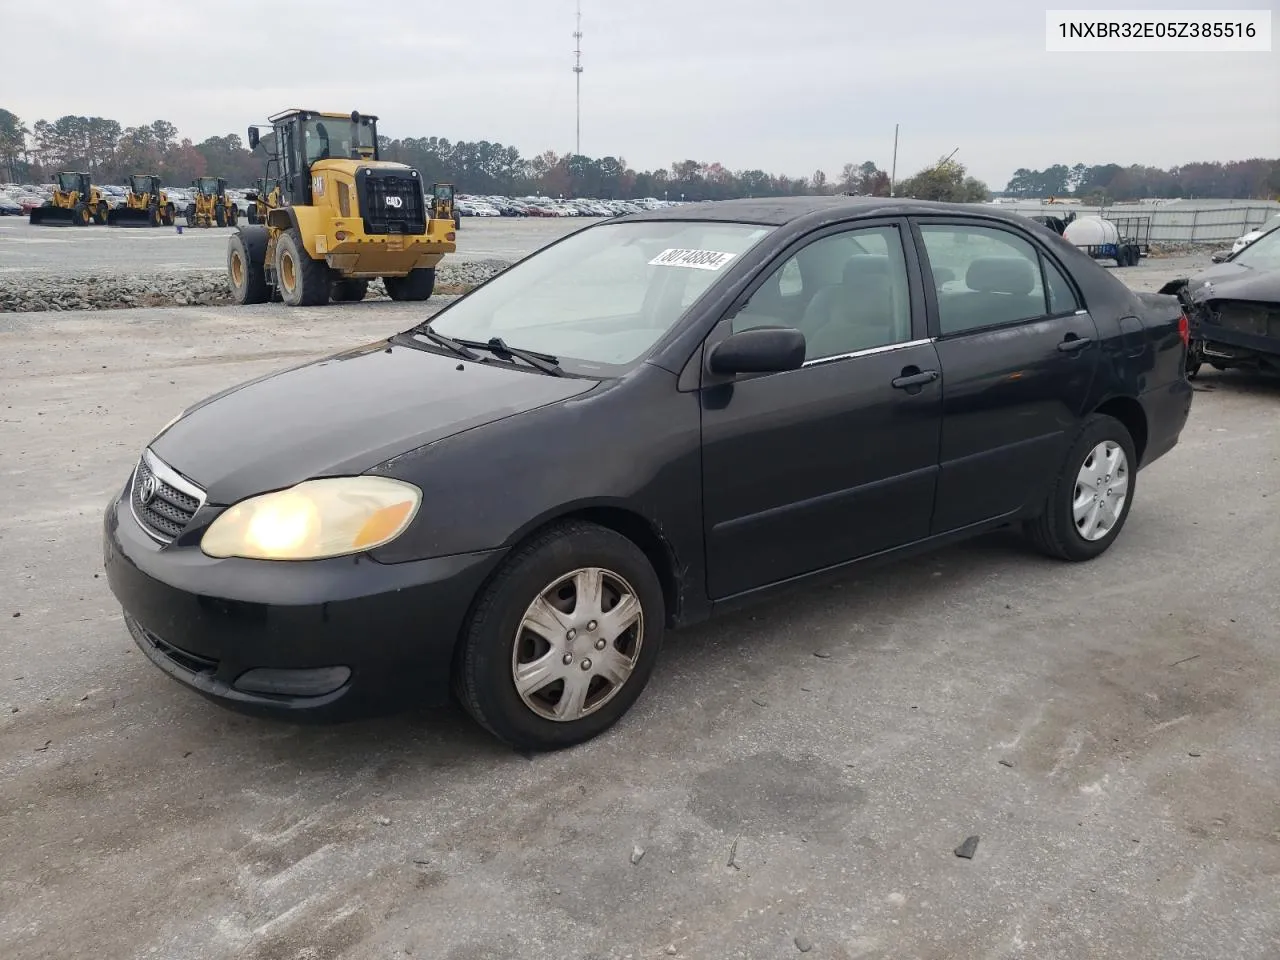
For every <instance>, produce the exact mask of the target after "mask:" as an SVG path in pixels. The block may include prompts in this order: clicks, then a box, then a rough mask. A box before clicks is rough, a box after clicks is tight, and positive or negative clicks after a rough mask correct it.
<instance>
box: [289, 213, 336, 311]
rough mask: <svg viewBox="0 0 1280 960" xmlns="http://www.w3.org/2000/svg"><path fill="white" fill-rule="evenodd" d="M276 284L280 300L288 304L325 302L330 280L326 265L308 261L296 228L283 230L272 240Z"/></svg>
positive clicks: (298, 305)
mask: <svg viewBox="0 0 1280 960" xmlns="http://www.w3.org/2000/svg"><path fill="white" fill-rule="evenodd" d="M275 273H276V286H277V288H278V289H279V290H280V299H281V300H283V301H284V303H285V304H286V305H287V306H290V307H319V306H323V305H324V304H326V303H328V302H329V287H330V284H332V282H333V278H332V276H331V275H330V270H329V265H328V264H327V263H325V262H324V261H323V260H312V259H311V257H309V256H307V248H306V247H305V246H303V244H302V237H301V235H299V233H298V231H297V229H296V228H295V229H292V230H286V231H285V232H284V233H282V234H280V238H279V239H278V240H277V241H276V262H275Z"/></svg>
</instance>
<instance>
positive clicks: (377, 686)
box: [103, 497, 503, 720]
mask: <svg viewBox="0 0 1280 960" xmlns="http://www.w3.org/2000/svg"><path fill="white" fill-rule="evenodd" d="M502 553H503V552H502V551H490V552H485V553H475V554H462V555H458V556H453V557H440V558H436V559H432V560H419V561H413V562H409V563H399V564H381V563H377V562H376V561H373V560H371V559H369V558H368V557H364V556H360V557H346V558H339V559H335V560H321V561H308V562H302V563H293V562H273V561H256V560H242V559H228V560H215V559H213V558H211V557H208V556H205V554H204V553H202V552H201V551H200V549H199V547H196V546H187V547H179V546H161V545H159V544H157V543H156V542H155V541H154V540H152V539H151V538H150V537H148V536H147V534H146V533H145V532H144V531H143V530H142V528H141V527H140V526H139V525H138V522H137V520H135V519H134V517H133V514H132V512H131V511H130V509H129V505H128V502H127V501H125V500H123V499H122V498H120V497H117V498H116V499H115V500H113V501H112V503H111V504H110V505H109V506H108V507H107V510H106V513H105V515H104V518H103V554H104V556H103V562H104V566H105V569H106V574H107V582H108V584H109V585H110V587H111V591H112V593H113V594H115V596H116V599H117V600H118V601H119V602H120V604H121V606H122V607H123V609H124V614H125V622H126V625H127V626H128V627H129V630H130V633H131V634H132V635H133V638H134V640H135V642H136V643H137V644H138V646H139V648H140V649H141V650H142V651H143V652H144V653H145V654H146V655H147V657H148V658H149V659H150V660H151V662H152V663H153V664H155V665H156V666H157V667H159V668H160V669H161V670H163V671H164V672H165V673H166V674H168V675H169V676H170V677H172V678H173V679H175V680H178V681H179V682H181V683H183V684H185V685H186V686H188V687H191V688H192V689H194V690H196V691H198V692H199V693H201V694H203V695H204V696H206V697H208V698H210V699H212V700H215V701H217V702H219V703H221V704H223V705H225V706H228V707H231V708H234V709H238V710H241V711H243V712H247V713H254V714H259V715H275V716H286V717H291V718H296V719H304V718H305V719H314V720H341V719H348V718H354V717H359V716H369V715H372V714H380V713H387V712H391V711H393V710H395V709H397V708H399V707H401V706H405V705H408V704H409V703H421V704H436V703H440V702H441V701H443V700H445V699H446V698H447V696H448V690H449V675H450V668H451V661H452V656H453V649H454V645H455V641H456V640H457V638H458V636H459V633H460V631H461V629H462V626H463V623H464V621H465V619H466V615H467V611H468V609H469V607H470V605H471V602H472V599H473V597H474V596H475V594H476V592H477V590H479V588H480V586H481V585H482V584H483V582H484V580H485V578H486V577H487V576H488V574H489V573H490V572H491V571H492V570H493V568H494V567H495V566H496V565H497V563H498V562H499V561H500V560H501V557H502Z"/></svg>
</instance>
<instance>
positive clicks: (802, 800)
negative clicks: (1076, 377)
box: [0, 221, 1280, 960]
mask: <svg viewBox="0 0 1280 960" xmlns="http://www.w3.org/2000/svg"><path fill="white" fill-rule="evenodd" d="M0 224H3V221H0ZM544 226H545V227H546V228H547V229H550V228H552V227H555V228H559V227H561V226H562V225H561V224H560V223H557V222H551V223H549V224H544V223H541V222H533V223H528V224H526V223H523V222H518V223H513V224H510V225H509V224H507V223H501V222H499V223H493V222H489V223H478V224H477V227H476V228H475V229H474V230H472V229H470V227H471V222H468V224H467V228H468V229H467V231H466V232H464V237H465V238H467V239H470V238H471V237H476V238H482V237H486V236H488V237H491V238H492V239H491V240H485V241H483V243H491V246H489V247H486V248H485V252H486V255H489V256H492V255H497V254H498V253H499V252H500V251H499V249H498V244H499V243H500V242H501V243H507V244H510V245H511V249H512V250H514V249H515V248H516V247H518V246H519V244H521V243H523V244H525V245H526V246H528V245H529V244H530V243H531V242H535V241H530V240H529V239H528V235H521V236H522V237H523V239H520V240H516V239H512V237H514V236H515V234H513V233H508V231H512V230H516V229H529V228H534V227H536V228H537V229H542V228H544ZM503 237H506V238H507V239H502V238H503ZM190 240H191V237H190V236H189V235H188V236H185V237H183V238H177V240H176V241H174V240H173V239H172V238H168V239H162V238H160V237H159V236H157V238H156V239H155V240H153V241H143V240H138V241H136V242H137V243H138V244H140V245H144V246H145V245H146V244H148V243H149V244H153V245H154V246H153V247H146V249H148V250H151V249H154V250H156V251H157V254H156V256H155V258H154V259H155V260H156V261H157V262H159V261H163V262H166V263H170V262H176V261H177V260H180V259H181V258H188V259H181V262H184V263H189V262H190V261H191V259H192V258H193V254H192V253H191V250H193V249H194V248H190V247H189V248H182V252H181V254H179V253H178V252H177V250H178V248H176V247H174V249H173V250H172V251H170V252H163V253H161V252H159V251H161V250H162V249H165V247H164V245H165V244H166V243H187V242H189V241H190ZM71 242H73V243H76V244H80V243H83V244H84V247H85V250H86V251H94V252H95V253H94V255H103V256H112V254H108V253H106V251H107V250H108V249H109V248H107V247H105V246H102V245H98V244H100V241H96V240H92V239H88V238H87V236H86V239H84V240H75V241H71ZM197 242H199V243H204V242H205V241H204V240H203V239H201V240H199V241H197ZM219 242H220V241H219ZM481 243H482V241H479V240H477V247H479V246H480V245H481ZM63 249H64V250H65V248H63ZM10 252H11V249H10V246H9V245H4V246H0V253H3V254H4V255H5V259H6V261H8V254H9V253H10ZM510 253H511V251H510V250H508V251H507V253H505V254H503V255H504V256H506V255H507V254H510ZM46 255H47V254H44V253H42V254H41V256H46ZM58 256H60V255H58ZM1206 262H1207V259H1206V258H1204V257H1200V258H1196V259H1195V260H1164V261H1147V262H1144V263H1143V264H1142V265H1141V266H1139V267H1135V268H1131V269H1130V270H1127V271H1125V272H1124V275H1125V277H1126V279H1128V280H1129V281H1130V282H1132V283H1133V284H1134V285H1135V286H1139V287H1142V288H1143V289H1154V288H1155V287H1156V286H1158V285H1159V283H1160V282H1162V281H1163V280H1164V279H1166V278H1168V277H1170V276H1175V275H1177V274H1178V273H1179V272H1181V271H1182V270H1184V269H1188V268H1192V267H1194V266H1195V265H1200V264H1203V263H1206ZM120 269H123V270H128V271H137V270H139V269H140V268H139V267H138V266H137V265H136V262H134V261H131V262H130V263H129V264H127V265H124V266H120ZM430 309H432V307H431V306H430V305H426V306H424V305H412V304H410V305H402V304H393V303H389V302H371V303H364V304H357V305H352V306H342V307H339V306H331V307H326V308H317V309H311V310H296V311H288V312H285V311H284V308H282V307H279V306H261V307H254V308H247V309H228V308H203V307H198V306H197V307H188V308H184V309H180V310H127V311H112V312H97V313H83V312H79V313H63V314H59V315H56V316H55V315H52V314H8V315H4V316H0V349H2V350H3V355H4V357H5V360H4V362H3V364H2V365H0V407H2V419H0V475H2V476H3V478H4V481H3V482H4V488H3V490H4V503H5V506H6V507H7V509H6V510H5V511H4V513H3V515H2V516H0V583H4V584H5V589H4V601H3V608H2V609H0V631H2V633H0V783H3V789H0V944H4V945H5V946H4V947H3V949H0V955H3V956H4V957H5V960H35V958H48V960H55V958H56V960H68V958H80V957H86V958H87V957H92V958H95V960H97V958H112V960H116V958H152V957H155V958H161V960H187V958H196V957H199V958H201V960H222V958H228V960H229V958H238V960H338V958H343V960H365V958H390V957H396V956H399V957H405V956H413V957H428V958H444V960H489V958H495V960H496V958H504V960H505V958H517V957H518V958H521V960H535V958H536V960H540V958H543V957H548V958H550V957H557V958H559V957H565V958H583V960H585V958H597V960H603V958H610V960H613V958H624V957H631V958H634V960H642V958H645V960H647V958H651V957H666V956H679V957H686V958H707V960H728V958H751V960H755V958H779V957H788V956H799V955H801V951H802V950H803V949H804V948H811V949H809V950H808V955H809V956H812V957H821V958H845V960H852V958H863V960H891V958H892V960H903V958H915V960H978V958H1002V960H1003V958H1023V957H1025V958H1028V960H1058V958H1062V960H1067V958H1070V960H1080V958H1083V957H1088V958H1090V960H1109V958H1123V960H1146V958H1151V960H1180V958H1188V960H1190V958H1195V960H1211V958H1233V960H1236V958H1249V960H1253V958H1258V960H1262V958H1264V957H1273V956H1275V955H1276V954H1275V950H1276V944H1277V943H1280V911H1277V906H1276V905H1277V904H1280V790H1278V789H1277V784H1280V737H1277V730H1278V729H1280V640H1278V639H1277V632H1276V622H1277V618H1278V616H1280V601H1278V600H1277V597H1278V596H1280V591H1277V582H1278V580H1280V578H1278V577H1277V574H1276V572H1275V571H1276V567H1275V561H1274V551H1275V546H1276V544H1277V543H1280V509H1278V508H1277V504H1278V503H1280V416H1277V409H1280V387H1277V386H1276V385H1275V384H1274V383H1266V382H1262V381H1257V380H1254V379H1251V378H1249V377H1247V376H1242V375H1232V374H1218V373H1215V372H1214V371H1211V370H1207V371H1206V373H1205V374H1204V375H1203V376H1202V380H1201V381H1200V384H1201V385H1200V390H1199V392H1198V393H1197V395H1196V401H1195V405H1194V408H1193V411H1192V415H1191V421H1190V423H1189V425H1188V427H1187V430H1186V432H1185V433H1184V434H1183V439H1182V442H1181V444H1180V445H1179V446H1178V447H1177V448H1176V449H1175V451H1174V452H1173V453H1171V454H1169V455H1168V456H1167V457H1166V458H1165V459H1163V460H1162V461H1160V462H1159V463H1158V464H1156V465H1155V466H1153V467H1152V468H1151V469H1150V470H1149V471H1144V472H1143V473H1142V474H1141V475H1140V477H1139V480H1138V483H1137V488H1136V500H1135V503H1134V507H1133V510H1132V513H1131V516H1130V519H1129V523H1128V526H1127V527H1126V529H1125V532H1124V534H1123V536H1122V537H1121V539H1120V541H1119V542H1118V543H1117V545H1116V546H1115V547H1114V548H1113V549H1112V550H1111V551H1110V552H1109V553H1107V554H1106V555H1105V556H1104V557H1102V558H1100V559H1099V560H1097V561H1096V562H1094V563H1091V564H1086V565H1081V566H1064V565H1060V564H1057V563H1053V562H1049V561H1046V560H1043V559H1040V558H1039V557H1038V556H1036V555H1034V554H1031V553H1029V552H1028V551H1027V550H1025V549H1024V548H1023V547H1021V545H1020V544H1019V543H1018V541H1016V540H1013V539H1010V538H1008V537H1003V536H996V537H990V538H987V539H984V540H981V541H978V542H976V543H972V544H969V545H966V546H963V547H960V548H956V549H952V550H949V551H946V552H944V553H941V554H936V555H933V556H929V557H925V558H921V559H919V560H916V561H912V562H907V563H903V564H899V565H896V566H892V567H885V568H881V569H878V570H875V571H868V572H865V573H863V574H862V575H861V576H858V577H850V578H849V579H847V580H844V581H843V582H840V583H838V584H836V585H834V586H826V587H823V588H815V589H809V590H806V591H799V592H797V593H794V594H793V595H791V596H789V597H787V598H785V599H781V600H778V601H777V602H774V603H772V604H768V605H765V606H762V607H759V608H757V609H754V610H751V611H748V612H744V613H742V614H739V615H736V616H734V617H732V618H729V619H725V620H722V621H718V622H716V623H712V624H708V625H705V626H703V627H700V628H697V629H695V630H692V631H690V632H688V633H684V634H679V635H676V636H675V637H673V638H672V642H671V643H670V644H669V645H668V647H667V649H666V651H665V653H664V660H663V661H662V663H661V664H660V665H659V668H658V671H657V673H656V674H655V676H654V679H653V681H652V684H651V686H650V688H649V690H648V692H647V693H646V695H645V696H644V697H643V698H642V699H641V701H640V703H639V704H638V705H637V707H636V708H635V709H634V710H633V711H632V713H631V714H630V715H629V716H628V717H627V718H626V719H624V721H623V722H622V723H621V724H619V726H618V727H616V728H615V729H614V731H612V732H611V733H610V734H608V735H606V736H604V737H603V738H601V739H599V740H597V741H594V742H592V743H590V744H587V745H585V746H583V747H581V748H579V749H576V750H572V751H569V752H566V753H561V754H556V755H551V756H540V757H537V758H535V759H533V760H529V759H526V758H524V757H522V756H518V755H513V754H511V753H509V752H507V751H505V750H504V749H503V748H501V747H500V746H498V745H496V744H495V743H493V742H492V741H490V740H489V739H488V738H487V737H486V736H484V735H482V734H480V733H478V732H476V730H475V729H474V728H473V727H472V726H471V725H470V723H468V722H467V721H465V720H464V719H462V718H461V716H460V715H459V714H458V713H456V712H453V711H446V712H444V713H441V714H436V713H421V714H412V715H409V716H404V717H400V718H395V719H390V720H381V721H374V722H368V723H361V724H356V725H349V726H345V727H338V728H328V729H295V728H292V727H289V726H286V725H283V724H278V723H270V722H264V721H257V720H251V719H247V718H242V717H238V716H235V715H232V714H229V713H227V712H225V711H223V710H221V709H219V708H217V707H215V706H213V705H210V704H207V703H206V702H205V701H203V700H202V699H200V698H198V697H196V696H195V695H193V694H191V693H189V692H188V691H186V690H184V689H181V688H180V687H179V686H178V685H176V684H175V683H173V682H171V681H169V680H168V679H167V678H165V677H164V676H163V675H161V674H160V673H159V671H157V670H156V669H154V668H153V667H152V666H151V665H150V664H149V663H147V662H146V660H145V659H144V658H143V656H142V654H141V653H139V652H136V651H135V650H134V648H133V645H132V643H131V641H130V640H129V638H128V635H127V633H126V631H125V629H124V627H123V624H122V623H121V620H120V616H119V610H118V608H117V607H116V606H115V604H114V601H113V599H112V597H111V596H110V594H109V592H108V590H107V588H106V584H105V581H104V579H103V578H101V577H100V576H99V571H100V569H101V547H100V524H101V515H102V510H103V508H104V506H105V504H106V502H107V500H108V498H109V497H110V496H111V495H112V494H113V492H114V491H115V490H116V489H117V488H118V486H119V485H120V484H121V483H123V481H124V479H125V477H126V475H127V473H128V471H129V469H130V468H131V466H132V464H133V462H134V460H135V458H136V456H137V454H138V450H139V447H140V445H141V444H142V443H144V442H145V440H146V439H147V437H149V436H150V435H151V432H153V431H154V430H156V429H158V428H159V427H160V426H161V425H162V424H163V423H164V422H165V421H167V420H168V419H169V417H170V416H171V415H172V414H173V413H174V412H175V411H176V410H178V409H179V408H181V407H182V406H184V405H186V404H188V403H191V402H193V401H195V400H197V399H199V398H200V397H203V396H205V395H207V394H209V393H211V392H213V391H216V390H218V389H221V388H223V387H225V386H228V385H230V384H233V383H236V382H239V381H241V380H244V379H247V378H249V377H252V376H256V375H259V374H261V373H265V372H268V371H270V370H272V369H276V368H280V367H283V366H287V365H291V364H294V363H297V362H300V361H302V360H304V359H306V358H308V357H311V356H318V355H322V354H326V353H329V352H332V351H334V350H337V349H341V348H345V347H348V346H352V345H354V344H358V343H361V342H366V341H369V340H373V339H376V338H378V337H381V336H384V335H385V334H387V333H389V332H391V331H392V330H395V329H400V328H403V327H405V326H407V325H408V324H409V323H411V322H413V321H415V320H417V319H420V318H421V317H422V316H423V314H424V312H426V311H429V310H430ZM281 321H287V323H288V331H289V335H288V336H287V337H286V336H282V335H281V333H282V326H281ZM975 834H976V835H979V836H980V837H981V841H980V844H979V846H978V849H977V853H976V855H975V857H974V858H973V859H972V860H965V859H960V858H958V857H957V856H955V854H954V853H953V850H954V848H955V847H956V846H957V845H959V844H960V843H961V842H962V841H963V840H964V839H965V838H966V837H968V836H970V835H975ZM637 849H638V850H641V851H643V855H642V856H640V857H639V858H638V862H635V861H636V860H637V857H636V855H635V854H636V851H637ZM731 861H732V863H731Z"/></svg>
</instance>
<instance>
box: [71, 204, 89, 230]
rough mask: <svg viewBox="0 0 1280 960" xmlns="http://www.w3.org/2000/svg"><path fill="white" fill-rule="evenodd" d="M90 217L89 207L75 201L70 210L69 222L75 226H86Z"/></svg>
mask: <svg viewBox="0 0 1280 960" xmlns="http://www.w3.org/2000/svg"><path fill="white" fill-rule="evenodd" d="M91 219H92V217H91V215H90V213H89V208H88V206H86V205H85V204H83V203H77V204H76V205H75V207H73V208H72V210H71V222H72V223H73V224H75V225H76V226H77V227H87V226H88V225H89V221H90V220H91Z"/></svg>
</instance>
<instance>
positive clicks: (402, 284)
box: [382, 267, 436, 300]
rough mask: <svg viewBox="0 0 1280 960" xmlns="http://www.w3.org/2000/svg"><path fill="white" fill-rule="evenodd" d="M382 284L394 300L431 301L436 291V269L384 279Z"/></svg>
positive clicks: (415, 271)
mask: <svg viewBox="0 0 1280 960" xmlns="http://www.w3.org/2000/svg"><path fill="white" fill-rule="evenodd" d="M382 284H383V286H385V287H386V288H387V296H389V297H390V298H391V299H392V300H430V299H431V294H433V293H435V289H436V268H435V267H425V268H422V269H419V270H410V271H409V274H408V275H407V276H404V277H383V278H382Z"/></svg>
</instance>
